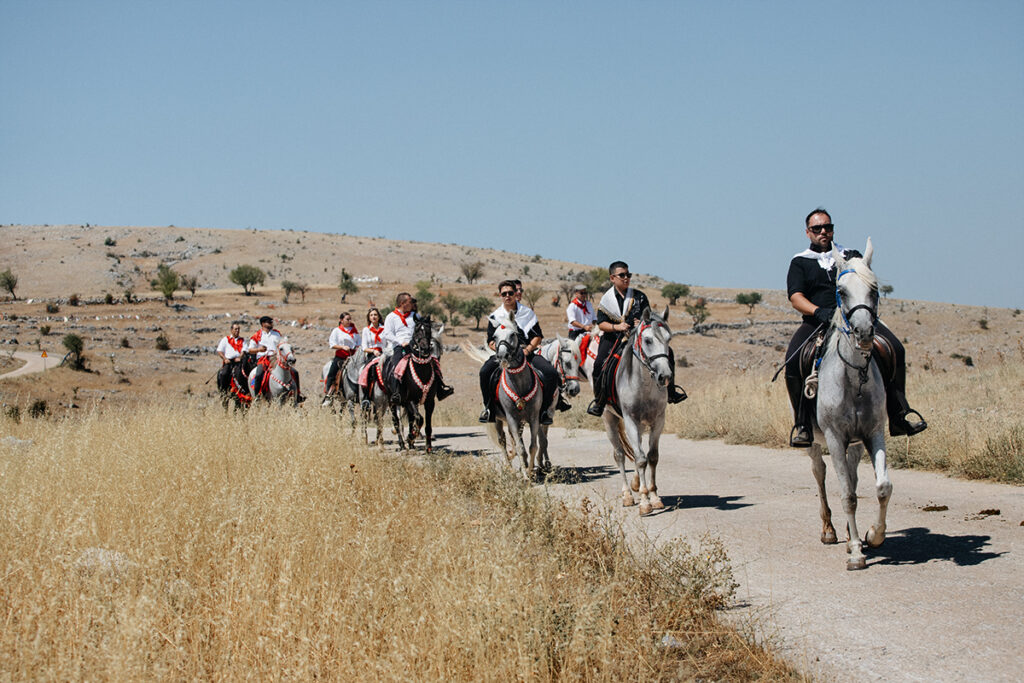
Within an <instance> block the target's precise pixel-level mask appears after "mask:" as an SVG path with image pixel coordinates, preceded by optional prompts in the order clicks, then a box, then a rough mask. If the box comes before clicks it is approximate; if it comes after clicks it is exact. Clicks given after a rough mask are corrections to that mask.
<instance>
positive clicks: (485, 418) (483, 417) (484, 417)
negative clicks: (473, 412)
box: [477, 408, 491, 424]
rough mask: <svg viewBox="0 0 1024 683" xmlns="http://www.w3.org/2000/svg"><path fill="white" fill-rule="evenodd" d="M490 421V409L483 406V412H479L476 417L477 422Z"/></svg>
mask: <svg viewBox="0 0 1024 683" xmlns="http://www.w3.org/2000/svg"><path fill="white" fill-rule="evenodd" d="M490 421H491V409H490V408H484V412H482V413H480V417H478V418H477V422H483V423H485V424H486V423H487V422H490Z"/></svg>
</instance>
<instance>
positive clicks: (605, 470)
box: [548, 465, 619, 484]
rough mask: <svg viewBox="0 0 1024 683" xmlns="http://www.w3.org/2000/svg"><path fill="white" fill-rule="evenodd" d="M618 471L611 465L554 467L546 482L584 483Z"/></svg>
mask: <svg viewBox="0 0 1024 683" xmlns="http://www.w3.org/2000/svg"><path fill="white" fill-rule="evenodd" d="M618 473H619V468H618V467H615V466H613V465H595V466H593V467H557V466H556V467H555V468H554V469H553V470H552V471H551V473H550V474H548V482H549V483H552V484H586V483H589V482H592V481H597V480H599V479H607V478H608V477H612V476H615V475H617V474H618Z"/></svg>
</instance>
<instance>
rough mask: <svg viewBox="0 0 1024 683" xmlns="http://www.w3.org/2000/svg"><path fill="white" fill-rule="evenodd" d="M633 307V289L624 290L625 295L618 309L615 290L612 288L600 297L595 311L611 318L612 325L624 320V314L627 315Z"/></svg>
mask: <svg viewBox="0 0 1024 683" xmlns="http://www.w3.org/2000/svg"><path fill="white" fill-rule="evenodd" d="M632 306H633V288H632V287H627V288H626V295H625V296H624V297H623V301H622V309H621V310H620V309H619V300H618V299H617V298H616V297H615V288H614V287H612V288H611V289H609V290H608V291H607V292H605V293H604V296H602V297H601V303H600V304H598V306H597V309H598V310H599V311H604V314H605V315H607V316H608V317H609V318H611V320H612V322H614V323H621V322H622V321H623V320H625V318H626V314H627V313H629V309H630V308H631V307H632Z"/></svg>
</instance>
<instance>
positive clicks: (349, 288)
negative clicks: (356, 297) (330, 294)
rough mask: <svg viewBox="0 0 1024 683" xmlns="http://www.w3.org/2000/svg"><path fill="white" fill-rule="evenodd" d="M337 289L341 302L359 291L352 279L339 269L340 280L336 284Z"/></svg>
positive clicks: (345, 271) (343, 270)
mask: <svg viewBox="0 0 1024 683" xmlns="http://www.w3.org/2000/svg"><path fill="white" fill-rule="evenodd" d="M338 289H339V290H341V300H342V302H344V301H345V299H346V298H347V297H348V295H349V294H355V293H356V292H358V291H359V285H357V284H356V281H355V280H353V279H352V276H351V275H349V273H348V271H347V270H345V269H344V268H342V269H341V280H340V281H339V282H338Z"/></svg>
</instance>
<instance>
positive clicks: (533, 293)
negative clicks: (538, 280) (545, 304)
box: [523, 285, 544, 308]
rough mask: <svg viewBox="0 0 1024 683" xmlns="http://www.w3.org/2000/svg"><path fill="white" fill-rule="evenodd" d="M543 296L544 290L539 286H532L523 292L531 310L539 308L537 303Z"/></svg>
mask: <svg viewBox="0 0 1024 683" xmlns="http://www.w3.org/2000/svg"><path fill="white" fill-rule="evenodd" d="M542 296H544V288H543V287H540V286H538V285H532V286H530V287H527V288H525V289H524V290H523V298H524V299H526V303H528V304H529V305H530V308H537V302H538V301H540V298H541V297H542Z"/></svg>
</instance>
